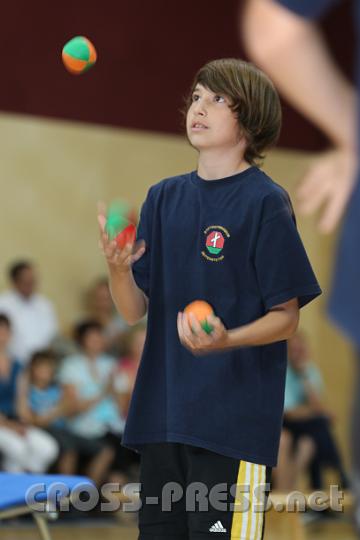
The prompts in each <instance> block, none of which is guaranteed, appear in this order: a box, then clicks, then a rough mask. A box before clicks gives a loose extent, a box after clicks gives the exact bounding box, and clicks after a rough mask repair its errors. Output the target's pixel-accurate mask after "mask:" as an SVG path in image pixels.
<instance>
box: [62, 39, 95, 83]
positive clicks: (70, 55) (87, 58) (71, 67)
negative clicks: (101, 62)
mask: <svg viewBox="0 0 360 540" xmlns="http://www.w3.org/2000/svg"><path fill="white" fill-rule="evenodd" d="M96 59H97V53H96V49H95V47H94V45H93V44H92V43H91V41H90V40H89V39H87V38H86V37H84V36H76V37H74V38H72V39H70V41H68V42H67V43H66V44H65V45H64V47H63V50H62V60H63V63H64V66H65V67H66V69H67V70H68V71H69V72H70V73H72V74H73V75H81V73H85V72H86V71H88V70H89V69H90V68H91V67H92V66H93V65H94V64H95V62H96Z"/></svg>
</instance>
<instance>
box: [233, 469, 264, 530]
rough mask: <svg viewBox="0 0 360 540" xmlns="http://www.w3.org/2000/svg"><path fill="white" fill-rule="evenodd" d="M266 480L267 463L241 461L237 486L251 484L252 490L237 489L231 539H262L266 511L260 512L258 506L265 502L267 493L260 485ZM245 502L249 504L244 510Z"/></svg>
mask: <svg viewBox="0 0 360 540" xmlns="http://www.w3.org/2000/svg"><path fill="white" fill-rule="evenodd" d="M265 482H266V467H265V465H257V464H255V463H249V462H248V461H243V460H242V461H241V462H240V466H239V472H238V478H237V482H236V484H237V486H250V491H248V492H245V493H244V492H238V491H237V493H236V497H235V504H234V513H233V520H232V526H231V540H261V535H262V528H263V520H264V513H263V511H260V512H259V509H258V508H256V506H260V504H264V502H265V493H263V490H259V487H258V486H259V484H265ZM255 489H258V490H259V492H258V493H256V492H255V493H254V490H255ZM259 493H261V496H260V495H259ZM260 499H261V500H260ZM245 504H246V505H247V506H246V510H245V511H244V505H245ZM255 510H258V511H255Z"/></svg>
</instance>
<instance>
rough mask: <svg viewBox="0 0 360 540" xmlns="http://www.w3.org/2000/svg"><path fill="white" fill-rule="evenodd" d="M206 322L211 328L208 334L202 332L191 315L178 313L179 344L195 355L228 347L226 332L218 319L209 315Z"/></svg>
mask: <svg viewBox="0 0 360 540" xmlns="http://www.w3.org/2000/svg"><path fill="white" fill-rule="evenodd" d="M207 322H208V323H209V324H211V325H212V327H213V331H212V332H211V333H210V334H207V333H206V332H205V330H203V328H202V327H201V325H200V323H199V322H198V320H197V319H196V317H195V316H194V314H193V313H189V315H187V314H186V313H183V312H181V311H179V313H178V316H177V328H178V333H179V338H180V342H181V343H182V345H184V347H186V348H187V349H189V351H190V352H192V353H193V354H195V355H201V354H208V353H211V352H212V351H218V350H221V349H225V348H226V347H227V345H228V332H227V330H226V328H225V326H224V325H223V323H222V322H221V320H220V319H219V317H215V315H209V316H208V317H207Z"/></svg>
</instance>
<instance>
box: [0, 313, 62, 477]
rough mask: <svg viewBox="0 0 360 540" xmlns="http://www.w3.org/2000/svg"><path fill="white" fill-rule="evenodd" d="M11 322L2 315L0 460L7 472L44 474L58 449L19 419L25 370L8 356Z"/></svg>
mask: <svg viewBox="0 0 360 540" xmlns="http://www.w3.org/2000/svg"><path fill="white" fill-rule="evenodd" d="M10 338H11V327H10V320H9V319H8V317H7V316H6V315H4V314H0V456H1V458H2V468H3V469H4V470H5V471H8V472H25V471H29V472H33V473H44V472H46V471H47V469H48V468H49V466H50V465H51V464H52V463H53V462H54V461H55V460H56V458H57V455H58V445H57V443H56V440H55V439H54V438H53V437H52V436H51V435H50V434H48V433H46V432H45V431H43V430H42V429H39V428H38V427H33V426H31V425H27V424H25V423H23V422H21V421H20V420H19V419H18V416H17V401H18V392H19V388H20V385H19V381H20V377H21V372H22V366H21V364H20V363H19V362H17V361H16V360H15V359H14V358H13V357H12V356H10V355H9V354H8V352H7V349H8V345H9V342H10Z"/></svg>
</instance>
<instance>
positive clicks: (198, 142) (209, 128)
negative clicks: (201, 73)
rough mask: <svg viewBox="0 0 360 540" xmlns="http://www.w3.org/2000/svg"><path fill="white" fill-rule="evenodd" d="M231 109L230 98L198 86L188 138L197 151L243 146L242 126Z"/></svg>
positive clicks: (191, 111)
mask: <svg viewBox="0 0 360 540" xmlns="http://www.w3.org/2000/svg"><path fill="white" fill-rule="evenodd" d="M230 105H231V103H230V100H229V98H228V97H227V96H223V95H218V94H214V93H213V92H211V90H208V89H207V88H205V87H204V86H202V85H201V84H197V85H196V87H195V90H194V92H193V95H192V103H191V105H190V107H189V110H188V112H187V116H186V131H187V136H188V139H189V141H190V144H191V145H192V146H193V147H194V148H196V149H197V150H199V151H202V150H209V149H220V148H222V149H227V148H232V147H235V146H237V145H239V143H240V141H241V140H242V135H241V132H240V126H239V123H238V121H237V119H236V117H235V114H234V112H233V111H232V110H231V108H230Z"/></svg>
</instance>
